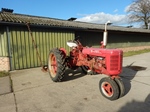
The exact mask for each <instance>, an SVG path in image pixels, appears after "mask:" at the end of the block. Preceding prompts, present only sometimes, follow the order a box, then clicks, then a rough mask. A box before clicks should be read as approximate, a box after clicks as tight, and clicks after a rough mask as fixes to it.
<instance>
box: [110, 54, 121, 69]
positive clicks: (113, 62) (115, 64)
mask: <svg viewBox="0 0 150 112" xmlns="http://www.w3.org/2000/svg"><path fill="white" fill-rule="evenodd" d="M118 69H119V56H118V55H117V56H111V57H110V70H111V71H114V70H118Z"/></svg>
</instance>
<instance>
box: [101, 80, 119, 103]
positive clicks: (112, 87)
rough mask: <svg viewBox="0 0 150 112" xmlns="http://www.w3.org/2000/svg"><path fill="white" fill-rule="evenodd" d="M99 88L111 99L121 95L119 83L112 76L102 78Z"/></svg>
mask: <svg viewBox="0 0 150 112" xmlns="http://www.w3.org/2000/svg"><path fill="white" fill-rule="evenodd" d="M99 89H100V92H101V94H102V95H103V96H104V97H105V98H107V99H109V100H116V99H118V97H119V88H118V85H117V84H116V82H115V81H114V80H113V79H111V78H110V77H105V78H102V79H101V80H100V82H99Z"/></svg>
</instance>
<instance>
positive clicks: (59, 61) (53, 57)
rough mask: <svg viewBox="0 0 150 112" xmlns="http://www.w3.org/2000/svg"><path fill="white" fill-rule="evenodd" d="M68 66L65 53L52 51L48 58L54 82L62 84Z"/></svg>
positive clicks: (57, 50) (56, 50)
mask: <svg viewBox="0 0 150 112" xmlns="http://www.w3.org/2000/svg"><path fill="white" fill-rule="evenodd" d="M65 69H66V64H65V56H64V53H63V52H62V51H61V50H59V49H57V48H55V49H52V50H51V51H50V53H49V56H48V71H49V74H50V77H51V79H52V80H53V81H54V82H60V81H61V80H62V79H63V77H64V73H65Z"/></svg>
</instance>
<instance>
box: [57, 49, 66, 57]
mask: <svg viewBox="0 0 150 112" xmlns="http://www.w3.org/2000/svg"><path fill="white" fill-rule="evenodd" d="M59 50H60V51H62V53H63V55H64V58H65V57H66V56H67V51H66V49H65V48H63V47H61V48H60V49H59Z"/></svg>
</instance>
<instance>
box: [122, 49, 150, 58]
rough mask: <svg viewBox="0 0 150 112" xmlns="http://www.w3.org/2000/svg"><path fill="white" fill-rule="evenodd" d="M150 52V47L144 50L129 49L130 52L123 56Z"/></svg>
mask: <svg viewBox="0 0 150 112" xmlns="http://www.w3.org/2000/svg"><path fill="white" fill-rule="evenodd" d="M148 52H150V49H143V50H138V51H128V52H124V53H123V56H124V57H128V56H133V55H138V54H142V53H148Z"/></svg>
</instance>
